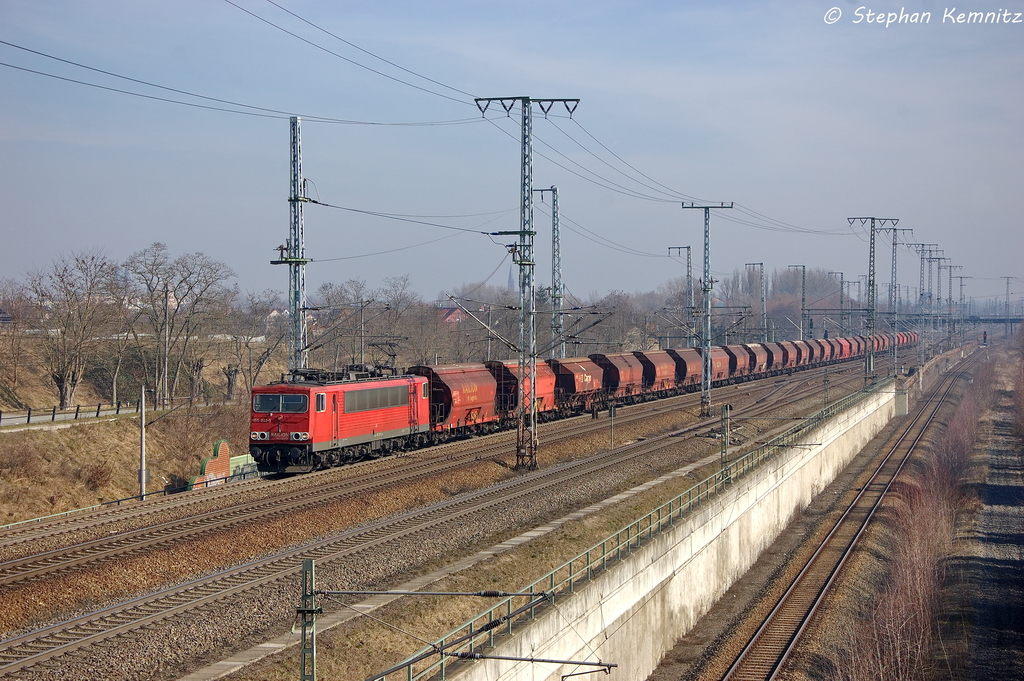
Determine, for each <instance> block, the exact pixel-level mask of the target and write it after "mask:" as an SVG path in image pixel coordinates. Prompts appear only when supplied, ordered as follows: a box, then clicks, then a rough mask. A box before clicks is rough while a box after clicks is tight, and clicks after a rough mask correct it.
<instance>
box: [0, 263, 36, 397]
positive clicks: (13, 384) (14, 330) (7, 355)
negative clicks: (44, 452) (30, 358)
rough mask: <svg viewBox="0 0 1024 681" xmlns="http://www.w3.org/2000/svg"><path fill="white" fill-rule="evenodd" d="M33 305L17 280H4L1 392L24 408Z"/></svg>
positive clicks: (0, 324) (1, 293)
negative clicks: (22, 388) (27, 337)
mask: <svg viewBox="0 0 1024 681" xmlns="http://www.w3.org/2000/svg"><path fill="white" fill-rule="evenodd" d="M31 309H32V303H31V300H30V296H29V293H28V291H27V290H26V289H25V287H24V286H23V285H21V284H20V283H18V282H16V281H14V280H13V279H0V311H2V312H3V314H4V315H5V316H4V318H3V320H2V321H0V389H2V390H3V392H4V396H5V398H6V399H7V401H9V402H11V403H12V404H14V405H17V406H27V405H24V404H23V403H22V402H21V400H20V399H19V398H18V396H17V392H18V384H19V379H20V374H21V369H22V364H23V363H24V361H25V359H24V355H25V343H24V338H25V329H26V326H27V324H28V322H29V320H30V319H31V318H32V314H31Z"/></svg>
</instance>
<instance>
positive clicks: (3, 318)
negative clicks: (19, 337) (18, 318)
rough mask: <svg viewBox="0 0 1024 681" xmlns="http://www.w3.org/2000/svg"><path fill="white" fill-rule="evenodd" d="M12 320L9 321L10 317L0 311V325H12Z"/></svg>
mask: <svg viewBox="0 0 1024 681" xmlns="http://www.w3.org/2000/svg"><path fill="white" fill-rule="evenodd" d="M13 323H14V320H13V319H11V315H9V314H7V313H6V312H4V311H3V310H0V324H13Z"/></svg>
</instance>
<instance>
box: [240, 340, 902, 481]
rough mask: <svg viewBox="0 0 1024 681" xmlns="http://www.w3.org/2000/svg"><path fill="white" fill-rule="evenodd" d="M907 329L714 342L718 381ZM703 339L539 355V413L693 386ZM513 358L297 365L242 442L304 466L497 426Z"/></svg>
mask: <svg viewBox="0 0 1024 681" xmlns="http://www.w3.org/2000/svg"><path fill="white" fill-rule="evenodd" d="M918 340H919V336H918V334H916V333H913V332H908V333H897V334H879V335H875V336H869V337H862V336H857V337H852V338H825V339H811V340H804V341H784V342H780V343H748V344H738V345H725V346H715V347H712V348H711V352H710V354H711V380H712V385H714V386H720V385H726V384H730V383H738V382H741V381H749V380H753V379H758V378H764V377H768V376H777V375H780V374H786V373H791V372H793V371H794V370H797V369H802V368H810V367H816V366H823V365H827V364H832V363H837V362H843V361H847V360H850V359H853V358H856V357H861V356H863V355H864V353H865V351H866V349H867V348H869V344H873V345H874V349H875V352H878V353H882V352H884V351H886V350H888V349H890V348H891V347H892V344H893V343H895V344H896V345H897V346H898V347H905V346H911V345H914V344H916V343H917V342H918ZM702 370H703V368H702V357H701V350H700V349H698V348H679V349H671V348H670V349H665V350H644V351H636V352H620V353H612V354H593V355H590V356H589V357H573V358H569V359H549V360H546V361H544V362H538V363H537V371H536V374H535V376H534V381H535V384H536V386H535V387H536V400H537V411H538V418H539V419H540V420H543V421H546V420H550V419H553V418H561V417H565V416H572V415H575V414H581V413H585V412H587V411H592V410H596V409H602V408H604V407H606V406H607V405H609V404H611V403H613V402H614V403H616V404H629V403H635V402H640V401H645V400H649V399H657V398H662V397H669V396H672V395H678V394H681V393H684V392H694V391H698V390H700V384H701V374H702ZM518 406H519V367H518V363H517V362H514V361H510V362H499V361H494V362H485V363H483V364H446V365H438V366H414V367H410V368H409V369H408V370H407V371H406V373H405V374H404V375H396V376H373V375H371V374H370V373H369V372H347V373H338V372H327V371H320V370H315V369H305V370H299V371H297V372H294V374H293V376H292V377H291V379H290V380H282V381H281V382H280V383H274V384H271V385H267V386H261V387H257V388H255V389H254V390H253V393H252V415H251V423H250V429H249V430H250V433H249V453H250V454H251V455H252V458H253V460H254V461H255V462H256V465H257V468H258V469H259V470H260V471H262V472H264V473H306V472H310V471H313V470H318V469H322V468H329V467H331V466H339V465H342V464H346V463H352V462H355V461H359V460H362V459H368V458H372V457H376V456H384V455H386V454H390V453H392V452H397V451H406V450H410V449H417V448H420V447H426V446H429V445H432V444H439V443H441V442H446V441H448V440H449V439H452V438H459V437H465V436H470V435H480V434H485V433H491V432H495V431H497V430H500V429H503V428H507V427H510V426H511V425H513V424H514V419H515V417H516V411H517V408H518Z"/></svg>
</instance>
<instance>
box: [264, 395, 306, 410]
mask: <svg viewBox="0 0 1024 681" xmlns="http://www.w3.org/2000/svg"><path fill="white" fill-rule="evenodd" d="M308 409H309V395H253V396H252V410H253V411H256V412H260V413H271V412H273V413H278V414H304V413H305V412H306V411H307V410H308Z"/></svg>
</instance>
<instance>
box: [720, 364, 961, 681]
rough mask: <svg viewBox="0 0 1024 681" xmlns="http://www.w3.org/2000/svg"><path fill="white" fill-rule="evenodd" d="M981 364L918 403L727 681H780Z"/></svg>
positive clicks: (948, 378)
mask: <svg viewBox="0 0 1024 681" xmlns="http://www.w3.org/2000/svg"><path fill="white" fill-rule="evenodd" d="M977 358H978V356H977V355H976V356H975V357H973V358H969V359H968V360H966V362H965V363H964V364H963V366H962V368H961V369H960V370H958V371H957V372H954V373H951V374H948V375H947V376H945V377H944V378H943V380H942V382H940V384H939V385H938V386H936V388H935V389H933V390H932V391H931V392H930V393H929V395H928V397H927V398H926V399H924V400H922V401H921V402H920V404H919V406H918V408H917V410H916V412H915V413H914V415H913V417H912V418H911V420H910V421H909V423H907V424H906V426H905V428H904V430H903V432H902V433H901V434H900V436H899V437H898V438H897V440H896V442H895V443H894V444H893V445H892V447H891V448H890V449H889V451H888V452H887V453H885V454H884V456H883V457H882V460H881V462H880V463H879V464H878V465H877V466H876V468H875V470H874V471H873V473H872V474H871V477H870V479H869V480H868V481H867V482H866V483H865V484H864V485H863V486H862V487H861V489H860V491H859V493H858V494H857V495H856V497H855V498H854V499H853V501H852V502H851V503H850V505H849V507H847V509H846V510H845V511H844V512H843V514H842V515H841V517H840V518H839V520H838V521H837V522H836V524H835V526H834V527H833V528H832V529H831V531H829V533H828V534H827V535H826V537H825V538H824V539H823V540H822V542H821V544H820V546H819V547H818V548H817V550H816V551H815V552H814V553H813V555H812V556H811V557H810V558H809V559H808V561H807V563H806V564H805V565H804V567H803V568H802V569H801V571H800V573H799V574H798V575H797V576H796V578H795V579H794V581H793V583H792V584H791V585H790V586H789V588H788V589H787V590H786V591H785V593H784V594H783V595H782V596H781V597H780V599H779V601H778V602H777V603H776V605H775V607H774V608H772V610H771V611H770V613H769V614H768V615H767V616H766V617H765V619H764V621H763V622H762V624H761V625H760V627H759V628H758V629H757V631H756V632H755V633H754V635H753V636H752V637H751V638H750V640H749V641H748V642H747V643H746V645H745V646H744V647H743V649H742V650H741V652H740V654H739V655H738V656H737V658H736V660H735V661H734V662H733V664H732V665H731V666H730V667H729V669H728V670H727V671H726V673H725V675H724V676H723V677H722V678H723V681H724V680H729V681H753V680H767V679H774V678H776V676H777V675H778V674H779V672H780V671H781V669H782V667H783V665H784V663H785V661H786V660H787V658H788V657H789V655H790V654H791V652H792V651H793V650H794V649H795V647H796V645H797V642H798V641H799V639H800V636H801V634H802V633H803V631H804V629H805V628H806V626H807V624H808V623H809V622H810V620H811V618H812V617H813V615H814V613H815V612H816V610H817V608H818V605H819V604H820V603H821V602H822V600H823V598H824V597H825V594H827V593H828V590H829V588H830V586H831V585H832V583H833V581H834V580H835V578H836V577H837V575H838V574H839V571H840V570H841V568H842V566H843V565H844V564H845V562H846V560H847V558H849V556H850V555H851V554H852V552H853V551H854V549H855V548H856V546H857V544H858V541H859V539H860V537H861V536H862V535H863V533H864V531H865V530H866V528H867V527H868V524H869V523H870V521H871V519H872V517H873V516H874V514H875V512H876V510H877V509H878V508H879V506H880V504H881V502H882V500H883V499H884V498H885V495H886V494H887V493H888V491H889V489H890V487H891V486H892V484H893V482H894V481H895V480H896V477H897V476H898V475H899V473H900V472H901V471H902V470H903V467H904V466H905V464H906V462H907V461H908V460H909V459H910V457H911V456H912V454H913V453H914V451H915V449H916V447H917V445H918V444H919V443H920V442H921V440H922V439H923V437H924V436H925V434H926V433H927V432H928V430H929V427H930V426H931V425H932V424H933V422H934V421H935V419H936V416H937V414H938V413H939V410H940V408H941V407H942V406H943V405H944V404H945V401H946V400H947V398H948V397H949V395H950V393H951V392H952V390H953V387H954V386H955V385H956V382H957V380H959V379H960V378H961V377H962V376H963V375H964V373H965V370H966V368H967V367H969V366H970V365H971V364H972V363H973V362H975V361H977Z"/></svg>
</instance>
